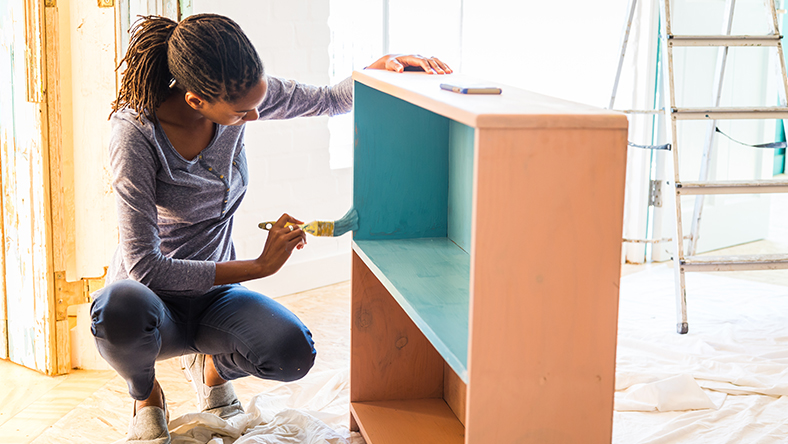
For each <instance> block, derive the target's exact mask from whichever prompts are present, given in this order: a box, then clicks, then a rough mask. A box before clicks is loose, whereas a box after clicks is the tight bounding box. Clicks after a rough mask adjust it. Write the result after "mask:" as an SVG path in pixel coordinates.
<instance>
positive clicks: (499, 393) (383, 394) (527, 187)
mask: <svg viewBox="0 0 788 444" xmlns="http://www.w3.org/2000/svg"><path fill="white" fill-rule="evenodd" d="M353 79H354V83H355V87H354V88H355V141H354V143H355V147H354V185H353V196H354V197H353V203H354V207H355V208H356V210H357V211H358V214H359V227H358V230H357V231H356V232H355V233H354V237H353V275H352V276H353V281H352V315H351V316H352V321H351V363H350V366H351V368H350V398H351V399H350V400H351V428H352V429H354V430H361V432H362V434H363V435H364V438H365V439H366V440H367V442H368V443H369V444H400V443H406V442H407V443H411V444H415V443H425V444H426V443H430V444H436V443H457V444H461V443H467V444H490V443H496V444H502V443H559V442H560V443H578V442H582V443H605V442H610V440H611V430H612V421H613V393H614V377H615V350H616V331H617V314H618V283H619V278H620V261H621V230H622V218H623V203H624V179H625V163H626V149H627V141H626V137H627V119H626V117H625V116H624V115H621V114H617V113H613V112H610V111H606V110H601V109H596V108H593V107H590V106H586V105H581V104H577V103H571V102H567V101H563V100H559V99H554V98H550V97H546V96H543V95H539V94H535V93H531V92H528V91H523V90H518V89H515V88H511V87H507V86H501V85H496V86H501V87H502V88H503V94H501V95H495V96H483V95H476V96H472V95H461V94H456V93H452V92H448V91H443V90H441V89H440V88H439V85H440V83H443V82H467V81H471V80H473V79H469V78H466V77H462V76H459V75H456V74H455V75H450V76H437V75H427V74H424V73H404V74H397V73H392V72H386V71H373V70H367V71H363V72H355V73H354V74H353Z"/></svg>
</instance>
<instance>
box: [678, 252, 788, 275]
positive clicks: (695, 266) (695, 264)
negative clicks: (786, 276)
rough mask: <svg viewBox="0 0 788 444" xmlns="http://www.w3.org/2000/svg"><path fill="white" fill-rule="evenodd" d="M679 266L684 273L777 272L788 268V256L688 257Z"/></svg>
mask: <svg viewBox="0 0 788 444" xmlns="http://www.w3.org/2000/svg"><path fill="white" fill-rule="evenodd" d="M681 266H682V268H684V271H735V270H779V269H783V268H788V254H752V255H741V256H690V257H687V258H685V259H684V260H683V261H682V262H681Z"/></svg>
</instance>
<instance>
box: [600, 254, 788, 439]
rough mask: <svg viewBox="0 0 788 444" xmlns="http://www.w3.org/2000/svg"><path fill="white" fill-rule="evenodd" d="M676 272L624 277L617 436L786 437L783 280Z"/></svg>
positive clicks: (786, 301)
mask: <svg viewBox="0 0 788 444" xmlns="http://www.w3.org/2000/svg"><path fill="white" fill-rule="evenodd" d="M686 278H687V305H688V313H689V324H690V332H689V334H687V335H679V334H677V333H676V327H675V326H676V312H675V310H676V308H675V294H674V288H673V285H674V284H673V270H672V269H670V268H668V267H666V266H660V267H655V268H653V269H650V270H646V271H643V272H640V273H637V274H633V275H629V276H626V277H624V278H623V279H622V280H621V293H620V308H619V334H618V349H617V364H616V390H617V391H616V395H615V396H616V397H615V409H616V413H615V417H614V423H613V434H614V439H613V442H614V443H616V444H632V443H649V444H656V443H665V444H667V443H710V444H711V443H713V444H722V443H737V444H741V443H759V444H767V443H785V442H788V287H782V286H777V285H769V284H763V283H758V282H753V281H747V280H742V279H732V278H726V277H725V276H724V274H722V273H719V274H715V275H709V274H697V273H688V274H687V275H686Z"/></svg>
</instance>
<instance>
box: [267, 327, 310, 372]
mask: <svg viewBox="0 0 788 444" xmlns="http://www.w3.org/2000/svg"><path fill="white" fill-rule="evenodd" d="M288 330H289V331H287V332H283V333H284V334H282V336H280V339H279V341H278V346H277V350H276V351H275V354H276V358H275V359H273V361H274V364H275V365H274V368H272V369H270V368H269V371H273V373H274V374H275V379H277V380H280V381H285V382H289V381H295V380H298V379H301V378H303V377H304V376H306V374H307V373H308V372H309V370H310V369H311V368H312V366H314V365H315V358H316V357H317V351H316V350H315V343H314V341H313V340H312V333H311V332H310V331H309V330H308V329H306V327H299V326H295V325H294V326H293V327H292V328H290V329H288Z"/></svg>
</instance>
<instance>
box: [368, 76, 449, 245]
mask: <svg viewBox="0 0 788 444" xmlns="http://www.w3.org/2000/svg"><path fill="white" fill-rule="evenodd" d="M355 103H356V105H355V106H356V109H355V133H356V134H355V147H354V156H355V157H354V164H355V167H354V176H353V179H354V181H353V203H354V206H355V208H356V210H357V211H358V216H359V228H358V230H357V231H356V232H355V235H354V239H409V238H421V237H446V235H447V219H448V213H447V207H448V203H447V202H448V190H449V185H448V184H449V179H448V162H447V158H448V155H449V154H448V150H449V119H447V118H445V117H443V116H440V115H438V114H435V113H433V112H430V111H426V110H424V109H422V108H419V107H417V106H415V105H412V104H410V103H408V102H405V101H403V100H401V99H397V98H395V97H392V96H389V95H388V94H385V93H382V92H379V91H376V90H374V89H372V88H370V87H368V86H365V85H362V84H359V83H356V86H355Z"/></svg>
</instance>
